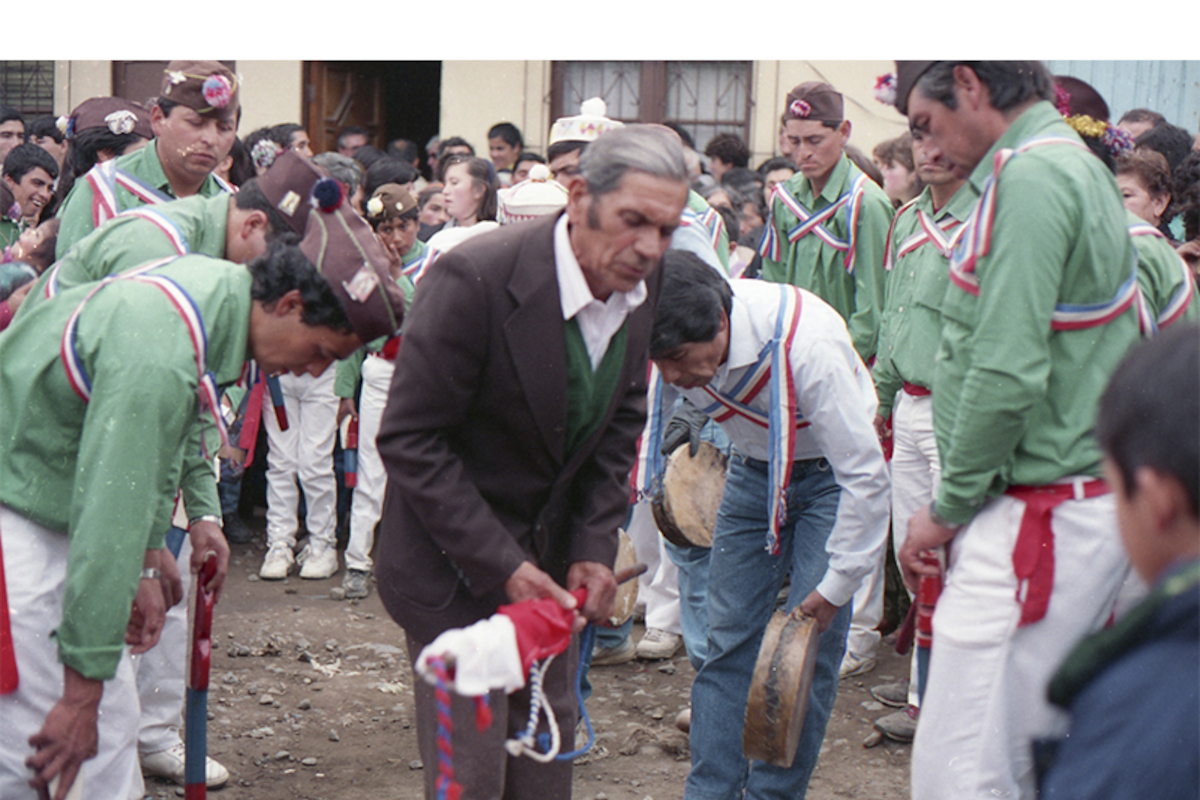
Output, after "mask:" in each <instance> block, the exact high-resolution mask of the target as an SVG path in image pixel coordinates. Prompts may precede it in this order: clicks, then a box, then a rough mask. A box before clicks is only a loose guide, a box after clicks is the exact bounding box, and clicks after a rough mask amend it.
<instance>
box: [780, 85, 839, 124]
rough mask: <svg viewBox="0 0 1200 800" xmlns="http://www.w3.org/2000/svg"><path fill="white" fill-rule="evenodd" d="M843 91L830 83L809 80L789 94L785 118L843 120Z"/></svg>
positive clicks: (818, 120)
mask: <svg viewBox="0 0 1200 800" xmlns="http://www.w3.org/2000/svg"><path fill="white" fill-rule="evenodd" d="M845 118H846V117H845V114H844V113H843V102H842V93H841V92H839V91H838V90H837V89H834V88H833V87H832V86H830V85H829V84H828V83H824V82H822V81H807V82H805V83H802V84H800V85H799V86H796V87H795V88H793V89H792V90H791V91H790V92H788V94H787V102H786V104H785V106H784V109H783V119H784V121H785V122H786V121H787V120H789V119H800V120H813V121H815V122H841V121H842V120H844V119H845Z"/></svg>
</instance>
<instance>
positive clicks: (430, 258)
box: [400, 247, 441, 286]
mask: <svg viewBox="0 0 1200 800" xmlns="http://www.w3.org/2000/svg"><path fill="white" fill-rule="evenodd" d="M439 255H441V251H440V250H435V249H433V248H432V247H426V248H425V253H424V255H422V256H421V257H420V258H417V259H414V260H413V261H411V262H409V263H408V264H405V265H404V266H403V267H401V268H400V272H401V273H403V274H404V275H405V276H407V277H408V279H409V280H410V281H412V284H413V286H416V285H417V284H418V283H420V282H421V279H422V278H424V277H425V273H427V272H428V271H429V268H430V267H431V266H432V265H433V262H434V261H437V257H438V256H439Z"/></svg>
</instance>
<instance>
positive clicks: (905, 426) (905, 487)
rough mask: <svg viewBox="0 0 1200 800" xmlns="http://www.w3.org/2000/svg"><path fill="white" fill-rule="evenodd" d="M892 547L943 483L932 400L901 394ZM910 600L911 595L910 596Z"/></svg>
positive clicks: (912, 667) (912, 682) (912, 686)
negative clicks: (913, 517) (934, 431)
mask: <svg viewBox="0 0 1200 800" xmlns="http://www.w3.org/2000/svg"><path fill="white" fill-rule="evenodd" d="M891 468H892V548H893V550H894V552H895V553H897V554H898V553H899V552H900V548H901V547H903V546H904V542H905V541H907V539H908V521H909V520H910V519H912V515H913V514H915V513H917V510H918V509H920V508H923V507H925V506H928V505H929V504H930V503H932V502H933V498H934V496H935V495H936V494H937V490H938V485H939V484H940V483H941V480H942V462H941V460H940V459H939V458H938V449H937V439H936V438H935V437H934V435H933V397H931V396H929V395H926V396H925V397H913V396H912V395H911V394H909V393H908V392H900V394H899V396H898V397H897V398H896V406H895V409H894V410H893V411H892V461H891ZM909 598H910V599H912V593H911V592H910V593H909ZM908 702H909V704H910V705H914V706H919V705H920V697H919V695H918V694H917V646H916V643H915V642H914V643H913V646H912V650H911V651H910V658H909V683H908Z"/></svg>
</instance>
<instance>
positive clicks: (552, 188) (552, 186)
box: [496, 164, 567, 225]
mask: <svg viewBox="0 0 1200 800" xmlns="http://www.w3.org/2000/svg"><path fill="white" fill-rule="evenodd" d="M498 199H499V208H498V210H497V212H496V221H497V222H499V223H500V224H501V225H512V224H514V223H517V222H528V221H529V220H532V219H537V218H538V217H545V216H548V215H550V214H555V213H557V212H559V211H561V210H562V209H563V208H566V205H567V190H566V189H564V188H563V187H562V184H560V183H558V182H557V181H553V180H551V179H550V168H549V167H547V166H546V165H545V164H534V165H533V168H532V169H531V170H529V178H528V179H527V180H523V181H521V182H520V183H518V184H515V185H513V186H512V187H510V188H508V189H501V190H500V194H499V198H498Z"/></svg>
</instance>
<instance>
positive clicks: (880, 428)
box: [874, 414, 892, 441]
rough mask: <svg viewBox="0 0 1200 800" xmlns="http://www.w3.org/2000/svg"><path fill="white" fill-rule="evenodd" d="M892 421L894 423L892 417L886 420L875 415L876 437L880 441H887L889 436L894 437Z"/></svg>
mask: <svg viewBox="0 0 1200 800" xmlns="http://www.w3.org/2000/svg"><path fill="white" fill-rule="evenodd" d="M891 421H892V418H891V417H886V418H885V417H881V416H880V415H878V414H876V415H875V420H874V424H875V435H876V436H878V437H879V440H880V441H883V440H884V439H887V438H888V437H889V436H891V435H892V425H891Z"/></svg>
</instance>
